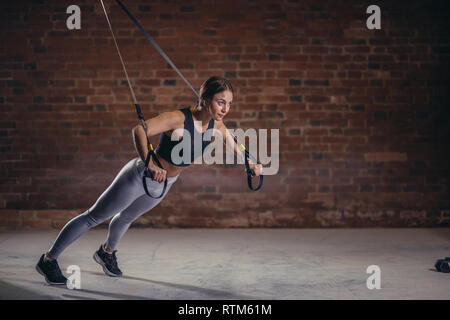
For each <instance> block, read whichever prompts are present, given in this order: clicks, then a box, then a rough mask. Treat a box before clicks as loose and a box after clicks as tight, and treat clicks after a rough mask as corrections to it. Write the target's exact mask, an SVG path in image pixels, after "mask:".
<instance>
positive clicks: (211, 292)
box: [85, 271, 256, 300]
mask: <svg viewBox="0 0 450 320" xmlns="http://www.w3.org/2000/svg"><path fill="white" fill-rule="evenodd" d="M85 272H88V273H90V274H92V275H98V276H105V274H104V273H100V272H92V271H85ZM121 279H129V280H137V281H142V282H147V283H153V284H157V285H161V286H166V287H171V288H175V289H181V290H188V291H194V292H198V293H201V294H205V295H208V296H209V297H210V298H212V299H236V300H243V299H245V300H252V299H256V298H254V297H250V296H246V295H237V294H233V293H229V292H226V291H221V290H215V289H206V288H201V287H196V286H191V285H187V284H177V283H171V282H164V281H157V280H150V279H145V278H139V277H132V276H122V277H121Z"/></svg>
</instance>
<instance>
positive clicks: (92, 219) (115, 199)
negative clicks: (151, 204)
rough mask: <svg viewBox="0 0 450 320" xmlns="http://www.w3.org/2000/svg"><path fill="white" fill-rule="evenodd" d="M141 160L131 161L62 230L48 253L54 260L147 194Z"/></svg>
mask: <svg viewBox="0 0 450 320" xmlns="http://www.w3.org/2000/svg"><path fill="white" fill-rule="evenodd" d="M138 160H139V158H135V159H133V160H131V161H129V162H128V163H127V164H126V165H125V166H124V167H123V168H122V170H120V172H119V174H118V175H117V176H116V178H115V179H114V181H113V182H112V183H111V185H110V186H109V187H108V189H106V190H105V191H104V192H103V194H102V195H101V196H100V197H99V198H98V200H97V201H96V202H95V204H94V205H93V206H92V207H91V208H89V209H88V210H87V211H86V212H84V213H83V214H80V215H78V216H77V217H75V218H73V219H72V220H70V221H69V222H68V223H67V224H66V225H65V226H64V227H63V229H62V230H61V232H60V233H59V235H58V237H57V238H56V240H55V242H54V243H53V246H52V247H51V249H50V250H49V252H48V253H49V254H50V256H51V257H52V258H54V259H57V258H58V256H59V255H60V254H61V252H62V251H63V250H64V249H65V248H67V247H68V246H69V245H70V244H71V243H73V242H74V241H75V240H76V239H78V238H79V237H80V236H81V235H82V234H83V233H84V232H86V231H87V230H88V229H90V228H92V227H94V226H96V225H98V224H99V223H101V222H103V221H105V220H107V219H108V218H110V217H112V216H114V215H115V214H117V213H118V212H121V211H122V210H124V209H125V208H127V207H128V206H129V205H130V204H132V203H133V202H134V201H135V200H136V199H137V198H139V197H140V196H141V195H142V194H143V193H144V192H145V191H144V188H143V187H142V182H141V177H140V176H139V172H138V170H137V168H136V163H137V161H138Z"/></svg>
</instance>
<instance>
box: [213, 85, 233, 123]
mask: <svg viewBox="0 0 450 320" xmlns="http://www.w3.org/2000/svg"><path fill="white" fill-rule="evenodd" d="M232 101H233V93H232V92H231V91H230V90H225V91H222V92H219V93H216V94H215V95H214V96H213V98H212V100H211V103H210V112H211V117H212V118H213V119H214V120H216V121H222V119H223V118H224V117H225V115H226V114H227V113H228V111H229V110H230V107H231V103H232Z"/></svg>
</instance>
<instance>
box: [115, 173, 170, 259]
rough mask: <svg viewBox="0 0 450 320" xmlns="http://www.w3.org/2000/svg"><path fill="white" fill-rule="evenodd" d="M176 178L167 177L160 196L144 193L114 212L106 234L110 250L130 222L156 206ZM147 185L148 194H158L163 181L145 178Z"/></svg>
mask: <svg viewBox="0 0 450 320" xmlns="http://www.w3.org/2000/svg"><path fill="white" fill-rule="evenodd" d="M177 178H178V176H176V177H170V178H167V188H166V191H165V192H164V194H163V195H162V196H161V198H159V199H153V198H150V197H149V196H148V195H146V194H144V195H142V196H140V197H139V198H137V199H136V200H135V201H134V202H133V203H132V204H131V205H130V206H129V207H127V208H126V209H124V210H123V211H122V212H120V213H118V214H116V215H115V216H114V218H113V219H112V220H111V222H110V224H109V230H108V236H107V238H106V247H107V248H108V249H110V250H114V249H115V248H116V246H117V244H118V242H119V240H120V239H121V238H122V236H123V235H124V233H125V232H126V231H127V230H128V228H129V227H130V225H131V223H132V222H133V221H134V220H136V219H137V218H138V217H140V216H141V215H142V214H144V213H146V212H148V211H149V210H151V209H152V208H154V207H155V206H157V205H158V204H159V203H160V202H161V200H162V199H163V198H164V197H165V196H166V194H167V192H168V191H169V189H170V188H171V187H172V185H173V183H174V182H175V181H176V180H177ZM147 187H148V190H149V192H150V194H152V195H160V194H161V192H162V187H163V183H158V182H155V181H151V180H150V179H147Z"/></svg>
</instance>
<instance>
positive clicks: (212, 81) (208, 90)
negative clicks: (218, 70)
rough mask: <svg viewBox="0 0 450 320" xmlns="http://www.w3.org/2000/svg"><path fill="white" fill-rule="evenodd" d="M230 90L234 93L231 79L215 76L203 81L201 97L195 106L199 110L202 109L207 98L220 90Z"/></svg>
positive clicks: (210, 97)
mask: <svg viewBox="0 0 450 320" xmlns="http://www.w3.org/2000/svg"><path fill="white" fill-rule="evenodd" d="M225 90H230V91H231V92H232V93H233V95H234V91H233V86H232V85H231V83H230V81H228V80H227V79H225V78H222V77H217V76H213V77H211V78H209V79H208V80H206V81H205V82H203V84H202V86H201V87H200V99H199V100H198V102H197V105H196V106H195V108H196V109H197V110H199V111H200V110H201V109H202V108H203V107H204V106H205V105H206V100H210V99H212V97H213V96H214V95H215V94H216V93H219V92H222V91H225Z"/></svg>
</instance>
